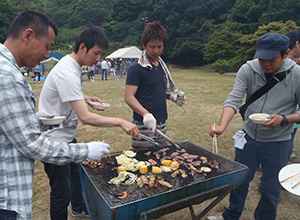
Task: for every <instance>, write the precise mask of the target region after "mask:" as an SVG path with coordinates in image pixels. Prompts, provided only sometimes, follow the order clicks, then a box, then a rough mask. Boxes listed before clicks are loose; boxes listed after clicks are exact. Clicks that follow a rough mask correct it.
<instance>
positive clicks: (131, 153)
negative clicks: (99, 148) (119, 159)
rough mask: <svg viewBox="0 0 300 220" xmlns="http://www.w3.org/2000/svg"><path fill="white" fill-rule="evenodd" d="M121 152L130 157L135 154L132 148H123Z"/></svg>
mask: <svg viewBox="0 0 300 220" xmlns="http://www.w3.org/2000/svg"><path fill="white" fill-rule="evenodd" d="M123 154H125V155H126V156H127V157H130V158H132V157H135V155H136V153H135V152H133V151H132V150H125V151H123Z"/></svg>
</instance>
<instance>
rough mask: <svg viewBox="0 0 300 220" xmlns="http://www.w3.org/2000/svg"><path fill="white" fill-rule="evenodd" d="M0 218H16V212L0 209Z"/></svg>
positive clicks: (5, 219) (3, 219)
mask: <svg viewBox="0 0 300 220" xmlns="http://www.w3.org/2000/svg"><path fill="white" fill-rule="evenodd" d="M0 219H1V220H17V213H16V212H15V211H9V210H4V209H0Z"/></svg>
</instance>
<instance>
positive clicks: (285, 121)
mask: <svg viewBox="0 0 300 220" xmlns="http://www.w3.org/2000/svg"><path fill="white" fill-rule="evenodd" d="M281 116H282V117H283V121H282V122H281V123H280V125H281V126H282V127H285V126H287V125H289V121H288V120H287V118H286V116H285V115H281Z"/></svg>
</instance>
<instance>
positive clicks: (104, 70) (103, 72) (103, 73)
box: [102, 69, 107, 80]
mask: <svg viewBox="0 0 300 220" xmlns="http://www.w3.org/2000/svg"><path fill="white" fill-rule="evenodd" d="M104 76H105V80H107V69H102V80H104Z"/></svg>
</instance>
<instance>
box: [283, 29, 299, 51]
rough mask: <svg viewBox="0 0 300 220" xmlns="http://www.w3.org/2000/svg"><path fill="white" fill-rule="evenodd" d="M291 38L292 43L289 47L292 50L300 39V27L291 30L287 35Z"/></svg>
mask: <svg viewBox="0 0 300 220" xmlns="http://www.w3.org/2000/svg"><path fill="white" fill-rule="evenodd" d="M286 36H288V37H289V38H290V45H289V48H290V49H291V50H292V49H293V48H294V46H295V44H296V42H297V41H300V29H298V30H294V31H290V32H289V33H287V35H286Z"/></svg>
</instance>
